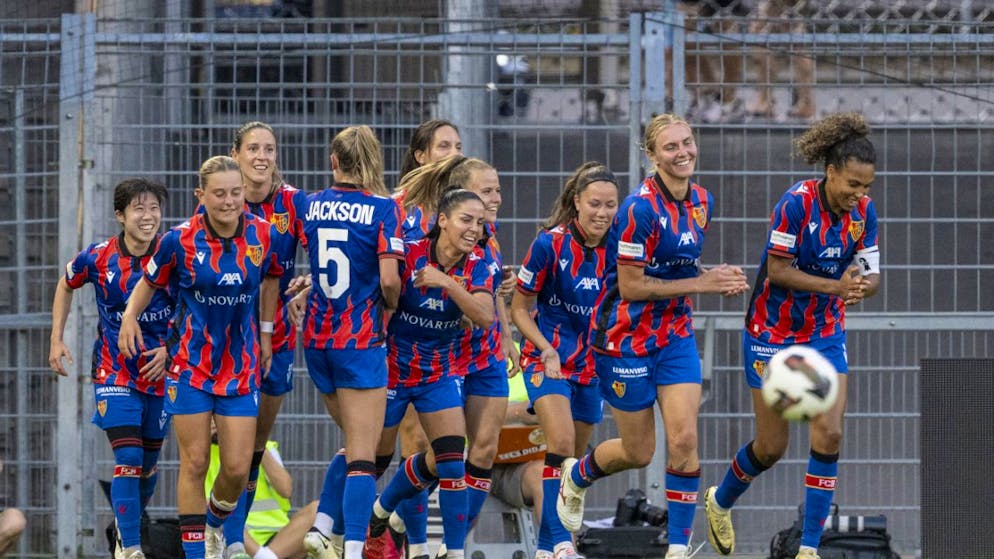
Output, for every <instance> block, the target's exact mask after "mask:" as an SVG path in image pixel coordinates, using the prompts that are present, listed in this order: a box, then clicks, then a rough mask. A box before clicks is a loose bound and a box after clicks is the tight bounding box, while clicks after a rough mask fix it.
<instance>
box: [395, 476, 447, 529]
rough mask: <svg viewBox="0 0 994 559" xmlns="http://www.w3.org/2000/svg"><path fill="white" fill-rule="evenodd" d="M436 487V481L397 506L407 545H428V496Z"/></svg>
mask: <svg viewBox="0 0 994 559" xmlns="http://www.w3.org/2000/svg"><path fill="white" fill-rule="evenodd" d="M436 487H438V480H435V481H433V482H431V483H430V485H429V486H428V487H427V488H425V489H424V490H423V491H418V492H417V494H415V495H414V496H413V497H410V498H407V499H404V500H403V501H401V502H400V504H398V505H397V515H398V516H400V518H401V520H403V521H404V526H406V527H407V543H408V544H417V543H428V496H429V495H431V492H432V490H434V488H436Z"/></svg>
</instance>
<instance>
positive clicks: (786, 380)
mask: <svg viewBox="0 0 994 559" xmlns="http://www.w3.org/2000/svg"><path fill="white" fill-rule="evenodd" d="M762 394H763V401H765V402H766V405H767V406H769V407H770V409H772V410H773V411H775V412H776V413H778V414H779V415H780V416H781V417H783V418H784V419H789V420H790V421H810V420H811V419H813V418H815V417H816V416H818V415H819V414H822V413H824V412H826V411H828V409H829V408H831V407H832V405H833V404H835V400H836V399H837V398H838V397H839V375H838V373H837V372H836V371H835V367H834V366H832V364H831V363H830V362H829V361H828V359H825V356H823V355H822V354H821V353H819V352H818V350H816V349H814V348H811V347H808V346H800V345H794V346H790V347H787V348H784V349H782V350H780V351H778V352H776V353H775V354H774V355H773V357H772V358H770V362H769V364H767V366H766V373H765V375H764V376H763V388H762Z"/></svg>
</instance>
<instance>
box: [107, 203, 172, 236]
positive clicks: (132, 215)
mask: <svg viewBox="0 0 994 559" xmlns="http://www.w3.org/2000/svg"><path fill="white" fill-rule="evenodd" d="M114 216H115V217H116V218H117V222H118V223H120V224H121V227H122V228H123V229H124V237H125V239H126V240H129V241H131V243H132V244H134V245H142V246H148V244H149V243H151V242H152V241H153V240H154V239H155V234H156V233H158V232H159V224H160V223H161V221H162V207H161V203H160V202H159V199H158V198H157V197H156V196H155V195H154V194H152V193H151V192H142V193H140V194H138V195H137V196H135V197H134V198H132V199H131V201H130V202H128V205H127V206H125V208H124V211H120V210H116V211H115V212H114Z"/></svg>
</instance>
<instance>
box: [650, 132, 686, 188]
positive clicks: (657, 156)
mask: <svg viewBox="0 0 994 559" xmlns="http://www.w3.org/2000/svg"><path fill="white" fill-rule="evenodd" d="M646 153H647V155H648V156H649V160H650V161H652V163H653V165H654V166H655V167H656V172H658V173H659V175H660V177H661V178H662V179H663V182H664V183H669V182H686V181H687V180H689V179H690V177H691V176H692V175H693V174H694V168H695V166H696V164H697V142H696V141H695V140H694V133H693V132H692V131H691V130H690V127H689V126H687V125H686V124H684V123H682V122H677V123H673V124H670V125H668V126H666V127H664V128H662V129H660V131H659V132H658V133H657V134H656V138H655V143H654V145H652V146H647V151H646Z"/></svg>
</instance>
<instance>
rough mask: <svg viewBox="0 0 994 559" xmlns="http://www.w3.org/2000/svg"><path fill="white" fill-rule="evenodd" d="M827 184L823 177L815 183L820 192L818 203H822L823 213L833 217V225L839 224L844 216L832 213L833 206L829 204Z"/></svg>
mask: <svg viewBox="0 0 994 559" xmlns="http://www.w3.org/2000/svg"><path fill="white" fill-rule="evenodd" d="M825 182H826V178H825V177H822V178H820V179H818V182H817V183H815V189H817V191H818V201H819V202H821V208H822V210H821V211H823V212H825V213H827V214H828V215H830V216H832V223H838V221H839V220H840V219H842V216H841V215H838V214H837V213H835V212H833V211H832V205H831V204H829V203H828V195H827V194H825Z"/></svg>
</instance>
